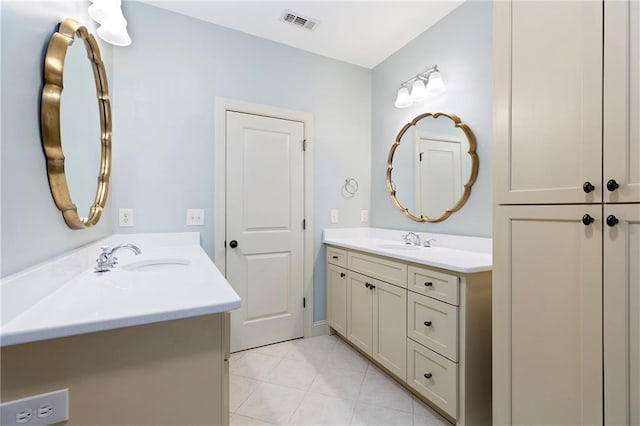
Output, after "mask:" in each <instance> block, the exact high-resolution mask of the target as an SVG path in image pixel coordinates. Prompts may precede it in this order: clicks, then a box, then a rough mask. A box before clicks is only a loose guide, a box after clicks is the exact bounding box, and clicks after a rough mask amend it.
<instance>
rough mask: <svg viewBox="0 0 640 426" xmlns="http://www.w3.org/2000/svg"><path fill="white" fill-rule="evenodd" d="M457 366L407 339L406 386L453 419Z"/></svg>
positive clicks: (455, 411) (455, 406)
mask: <svg viewBox="0 0 640 426" xmlns="http://www.w3.org/2000/svg"><path fill="white" fill-rule="evenodd" d="M457 383H458V364H456V363H454V362H451V361H450V360H448V359H446V358H444V357H443V356H440V355H438V354H437V353H435V352H433V351H432V350H429V349H427V348H425V347H424V346H422V345H420V344H418V343H416V342H414V341H413V340H411V339H407V384H408V385H409V386H411V387H412V388H413V389H415V390H416V391H417V392H418V393H420V394H421V395H422V396H424V397H425V398H427V399H428V400H429V401H431V402H433V403H434V404H436V405H437V406H438V407H440V408H441V409H443V410H444V411H445V412H446V413H447V414H449V415H450V416H451V417H453V418H454V419H456V418H457V417H458V393H457Z"/></svg>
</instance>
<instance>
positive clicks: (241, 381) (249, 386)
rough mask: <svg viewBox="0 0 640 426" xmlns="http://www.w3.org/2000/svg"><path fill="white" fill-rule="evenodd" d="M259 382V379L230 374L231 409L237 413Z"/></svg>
mask: <svg viewBox="0 0 640 426" xmlns="http://www.w3.org/2000/svg"><path fill="white" fill-rule="evenodd" d="M259 384H260V382H258V381H257V380H253V379H249V378H247V377H242V376H237V375H235V374H231V375H230V376H229V411H230V412H232V413H235V412H236V410H237V409H238V407H240V405H242V403H243V402H245V401H246V400H247V398H248V397H249V395H251V394H252V393H253V391H255V390H256V388H257V387H258V385H259Z"/></svg>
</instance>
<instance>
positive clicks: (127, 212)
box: [118, 209, 133, 228]
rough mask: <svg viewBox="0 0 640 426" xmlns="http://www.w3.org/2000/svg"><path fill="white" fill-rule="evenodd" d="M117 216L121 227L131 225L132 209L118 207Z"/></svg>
mask: <svg viewBox="0 0 640 426" xmlns="http://www.w3.org/2000/svg"><path fill="white" fill-rule="evenodd" d="M118 218H119V219H118V222H119V223H120V226H121V227H123V228H124V227H128V226H133V209H120V211H119V214H118Z"/></svg>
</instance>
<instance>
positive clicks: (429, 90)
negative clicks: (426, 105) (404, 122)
mask: <svg viewBox="0 0 640 426" xmlns="http://www.w3.org/2000/svg"><path fill="white" fill-rule="evenodd" d="M410 83H413V84H412V85H411V94H409V89H408V88H407V85H408V84H410ZM445 89H446V87H445V85H444V82H443V81H442V74H440V70H438V66H437V65H434V66H433V67H431V68H429V69H428V70H426V71H423V72H421V73H420V74H417V75H416V76H415V77H411V78H410V79H408V80H406V81H403V82H402V83H401V84H400V89H398V95H397V96H396V101H395V103H394V105H395V106H396V108H407V107H410V106H411V105H413V103H414V102H422V101H424V100H425V99H427V98H432V97H434V96H436V95H439V94H440V93H442V92H444V91H445Z"/></svg>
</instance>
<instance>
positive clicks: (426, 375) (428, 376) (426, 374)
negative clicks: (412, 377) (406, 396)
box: [424, 373, 433, 379]
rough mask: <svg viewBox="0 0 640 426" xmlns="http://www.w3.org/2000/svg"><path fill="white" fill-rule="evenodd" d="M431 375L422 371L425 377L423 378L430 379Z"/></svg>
mask: <svg viewBox="0 0 640 426" xmlns="http://www.w3.org/2000/svg"><path fill="white" fill-rule="evenodd" d="M431 377H433V374H431V373H424V378H425V379H430V378H431Z"/></svg>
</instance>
